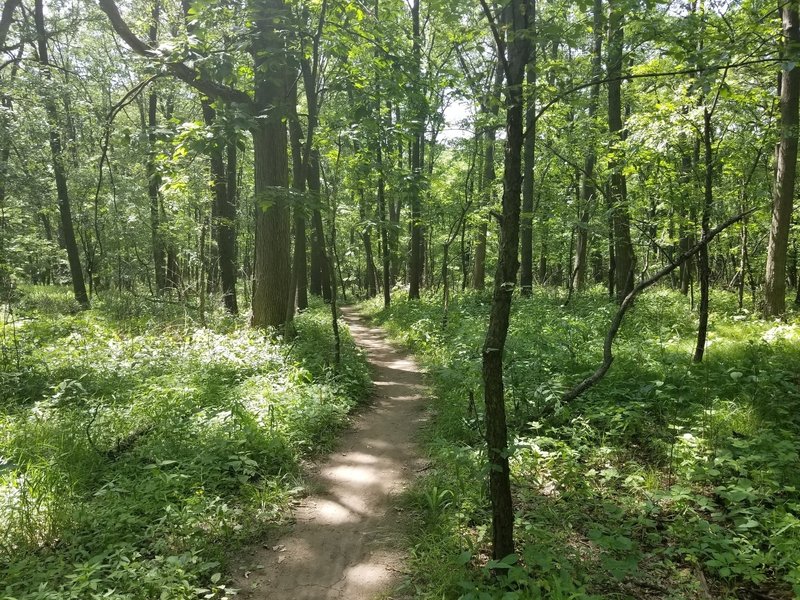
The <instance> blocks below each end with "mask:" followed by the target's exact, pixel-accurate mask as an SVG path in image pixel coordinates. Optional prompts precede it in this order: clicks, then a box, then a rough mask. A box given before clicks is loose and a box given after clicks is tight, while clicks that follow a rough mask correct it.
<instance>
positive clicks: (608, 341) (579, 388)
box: [561, 208, 758, 404]
mask: <svg viewBox="0 0 800 600" xmlns="http://www.w3.org/2000/svg"><path fill="white" fill-rule="evenodd" d="M756 210H758V209H757V208H752V209H750V210H748V211H745V212H743V213H740V214H738V215H736V216H735V217H731V218H729V219H727V220H726V221H723V222H722V223H721V224H719V225H717V227H715V228H714V229H711V230H709V231H708V232H707V233H706V234H705V235H704V236H703V237H702V238H700V241H699V242H697V244H695V245H694V246H692V247H691V248H689V249H688V250H687V251H686V252H684V253H683V254H681V255H680V256H679V257H678V258H676V259H675V261H673V262H672V263H671V264H669V265H667V266H666V267H664V268H663V269H661V270H660V271H658V272H657V273H656V274H655V275H653V276H652V277H651V278H650V279H646V280H644V281H641V282H639V284H638V285H636V286H635V287H634V288H633V290H631V292H630V293H629V294H628V295H627V296H625V299H624V300H623V301H622V304H620V306H619V308H618V309H617V313H616V314H615V315H614V318H613V319H612V320H611V326H610V327H609V328H608V332H607V333H606V338H605V342H604V343H603V362H602V363H601V364H600V366H599V367H597V369H596V370H595V372H594V373H592V374H591V375H589V376H588V377H587V378H586V379H584V380H583V381H581V382H580V383H579V384H578V385H576V386H575V387H573V388H572V389H571V390H569V391H568V392H566V393H564V395H563V396H561V402H562V403H564V404H566V403H567V402H570V401H572V400H575V398H577V397H578V396H580V395H581V394H583V393H584V392H585V391H586V390H588V389H589V388H591V387H592V386H594V385H595V384H596V383H598V382H599V381H600V380H601V379H602V378H603V377H604V376H605V374H606V373H607V372H608V370H609V369H610V368H611V363H612V362H614V354H613V352H612V351H613V344H614V339H615V338H616V337H617V333H619V329H620V326H621V325H622V320H623V319H624V318H625V313H626V312H628V309H629V308H630V307H631V306H632V305H633V301H634V300H635V299H636V297H637V296H638V295H639V294H640V293H642V292H643V291H644V290H646V289H647V288H649V287H650V286H652V285H653V284H655V283H656V282H657V281H659V280H660V279H662V278H663V277H666V276H667V275H669V274H670V273H672V272H673V271H674V270H675V269H677V268H678V267H679V266H680V265H682V264H683V263H685V262H686V261H687V260H689V259H690V258H691V257H692V256H694V255H695V254H697V253H698V252H700V250H701V249H702V248H704V247H705V246H707V245H708V243H709V242H711V240H713V239H714V238H715V237H717V235H719V234H720V233H721V232H723V231H724V230H725V229H727V228H728V227H730V226H731V225H733V224H734V223H738V222H739V221H741V220H742V219H744V218H745V217H747V216H748V215H750V214H752V213H754V212H755V211H756Z"/></svg>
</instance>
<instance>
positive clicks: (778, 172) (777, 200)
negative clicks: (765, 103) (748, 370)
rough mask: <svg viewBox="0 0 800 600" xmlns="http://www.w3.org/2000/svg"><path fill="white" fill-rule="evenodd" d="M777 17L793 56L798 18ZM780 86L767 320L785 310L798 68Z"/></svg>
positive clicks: (799, 43)
mask: <svg viewBox="0 0 800 600" xmlns="http://www.w3.org/2000/svg"><path fill="white" fill-rule="evenodd" d="M781 16H782V22H783V41H784V45H785V48H784V52H783V54H784V55H786V56H789V57H794V56H796V55H797V52H798V49H800V16H798V11H797V8H796V7H794V6H793V5H789V4H787V5H785V6H783V7H782V8H781ZM792 64H793V63H792ZM780 87H781V89H780V105H781V137H780V142H779V143H778V150H777V161H776V162H777V165H776V169H775V186H774V190H773V194H772V223H771V225H770V230H769V243H768V246H767V269H766V279H765V281H764V314H765V316H767V317H771V316H776V315H782V314H783V313H784V312H785V311H786V253H787V250H788V247H789V227H790V224H791V220H792V204H793V196H794V183H795V172H796V168H797V128H798V103H799V101H800V67H798V66H794V64H793V66H792V69H791V70H789V71H786V70H783V71H781V79H780Z"/></svg>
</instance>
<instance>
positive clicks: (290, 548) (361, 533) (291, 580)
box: [234, 308, 426, 600]
mask: <svg viewBox="0 0 800 600" xmlns="http://www.w3.org/2000/svg"><path fill="white" fill-rule="evenodd" d="M343 312H344V316H345V319H346V321H347V323H348V325H349V327H350V332H351V335H352V337H353V339H354V341H355V342H356V344H358V345H359V346H360V347H361V348H363V349H364V350H365V351H366V354H367V357H368V359H369V362H370V365H371V367H372V374H373V383H374V386H375V387H374V394H373V397H372V401H371V403H370V404H371V406H370V408H369V409H367V410H365V411H363V412H362V413H361V414H360V415H359V416H358V417H357V418H356V420H355V422H354V425H353V427H352V429H351V430H350V431H348V432H347V433H346V434H345V435H343V436H342V438H341V440H340V442H339V444H338V446H337V448H336V450H335V451H334V452H333V453H332V454H330V455H329V456H328V457H326V458H324V459H322V460H321V462H319V463H318V464H317V465H315V467H313V468H312V474H311V475H310V479H311V482H310V485H309V489H310V491H311V494H310V495H309V496H308V497H306V498H305V499H304V500H303V501H302V503H301V504H300V506H299V507H298V509H297V510H296V512H295V515H294V516H295V525H294V527H293V528H292V530H291V531H290V532H289V533H288V534H287V535H285V536H284V537H282V538H280V539H278V540H276V541H274V542H269V543H266V544H263V545H258V546H253V547H251V548H250V549H249V550H248V551H246V552H245V553H244V554H243V556H242V558H241V559H240V564H239V567H238V568H237V569H235V572H234V587H235V588H238V589H239V590H240V595H241V596H242V597H244V598H252V599H258V598H269V599H270V600H279V599H282V598H286V599H289V598H291V599H293V600H301V599H303V598H313V599H323V598H347V599H348V600H359V599H367V598H375V597H376V596H378V595H380V594H381V593H385V592H388V591H389V590H390V589H391V588H392V587H393V586H395V585H396V583H397V581H398V578H399V576H400V575H401V574H402V573H403V572H404V571H403V562H404V561H403V549H402V547H401V544H402V541H403V540H402V539H398V530H402V529H403V524H402V521H403V509H402V507H401V506H400V505H398V502H397V501H398V498H399V495H400V493H401V492H402V491H403V490H404V489H405V488H406V487H407V486H408V484H409V483H410V482H411V481H412V479H413V477H414V474H415V472H418V471H420V470H422V469H423V466H422V459H421V456H420V454H419V450H418V448H417V445H416V443H415V437H416V434H417V433H418V431H419V429H420V425H421V424H422V423H423V422H424V421H425V418H426V413H425V388H424V387H423V383H422V375H421V373H420V369H419V367H418V366H417V364H416V363H415V362H414V360H413V359H412V358H410V357H409V355H408V354H407V353H405V352H402V351H399V350H397V349H395V348H393V347H392V346H391V345H390V344H389V343H388V342H387V341H386V338H385V334H384V333H383V332H382V331H381V330H380V329H378V328H374V327H369V326H368V325H367V324H366V323H365V322H364V321H363V320H362V318H361V317H360V316H359V315H358V314H357V313H356V312H354V311H353V310H352V309H347V308H345V309H344V311H343ZM398 522H400V526H398Z"/></svg>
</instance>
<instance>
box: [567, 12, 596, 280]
mask: <svg viewBox="0 0 800 600" xmlns="http://www.w3.org/2000/svg"><path fill="white" fill-rule="evenodd" d="M593 23H594V24H593V45H594V49H593V55H592V78H594V79H595V80H599V79H600V78H601V77H602V75H603V1H602V0H594V9H593ZM599 103H600V84H599V83H598V84H597V85H593V86H592V87H591V88H590V90H589V111H588V113H589V115H588V116H589V121H590V122H593V121H594V118H595V113H596V112H597V106H598V104H599ZM595 161H596V158H595V151H594V146H593V144H592V143H591V141H589V145H588V148H587V150H586V156H585V157H584V159H583V185H582V186H581V206H580V208H579V213H578V227H577V231H576V235H575V262H574V264H573V267H572V272H573V277H572V288H573V289H575V290H577V291H581V290H582V289H583V288H584V287H585V285H586V270H587V264H588V261H589V219H590V218H591V215H592V212H593V208H594V202H595V196H596V195H597V189H596V187H595V181H594V166H595Z"/></svg>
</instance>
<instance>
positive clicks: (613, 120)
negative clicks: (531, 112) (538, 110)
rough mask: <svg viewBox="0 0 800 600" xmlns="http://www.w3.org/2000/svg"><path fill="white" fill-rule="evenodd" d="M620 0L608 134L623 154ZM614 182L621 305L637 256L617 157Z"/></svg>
mask: <svg viewBox="0 0 800 600" xmlns="http://www.w3.org/2000/svg"><path fill="white" fill-rule="evenodd" d="M617 1H618V0H612V3H611V10H610V13H609V17H608V29H609V31H608V65H607V74H608V78H609V80H610V81H609V83H608V131H609V133H610V134H611V137H612V140H614V143H615V147H614V148H613V151H614V152H615V153H617V154H618V153H620V152H621V151H622V149H621V147H620V144H619V142H621V141H622V139H623V135H624V134H623V126H622V79H621V75H622V50H623V35H624V34H623V28H622V23H623V16H622V12H621V9H620V8H619V7H618V6H617V5H616V2H617ZM609 168H610V170H611V179H610V184H609V196H610V202H611V203H612V213H611V219H612V223H613V230H614V261H615V262H614V268H615V282H614V283H615V286H614V287H615V290H616V299H617V302H622V300H624V299H625V296H627V295H628V294H629V293H630V292H631V290H632V289H633V284H634V269H635V266H636V265H635V263H636V257H635V256H634V253H633V244H632V242H631V225H630V221H631V219H630V213H629V209H628V198H627V196H628V191H627V182H626V179H625V174H624V173H623V171H622V169H623V160H621V159H620V158H618V157H615V158H614V159H613V160H612V161H610V164H609Z"/></svg>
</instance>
